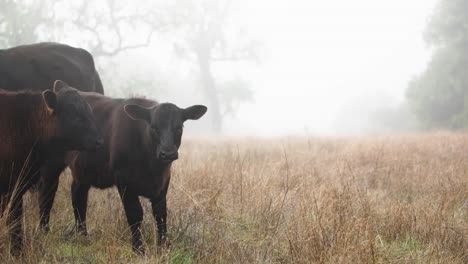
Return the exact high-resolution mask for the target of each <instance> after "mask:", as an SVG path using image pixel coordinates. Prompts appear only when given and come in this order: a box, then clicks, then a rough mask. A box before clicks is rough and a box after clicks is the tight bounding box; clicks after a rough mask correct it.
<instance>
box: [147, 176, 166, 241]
mask: <svg viewBox="0 0 468 264" xmlns="http://www.w3.org/2000/svg"><path fill="white" fill-rule="evenodd" d="M168 187H169V183H167V186H166V187H165V188H164V190H163V191H162V192H161V193H160V194H159V195H158V196H157V197H156V198H153V199H151V208H152V210H153V216H154V219H155V220H156V224H157V226H158V245H159V246H162V245H167V243H168V242H167V200H166V196H167V188H168Z"/></svg>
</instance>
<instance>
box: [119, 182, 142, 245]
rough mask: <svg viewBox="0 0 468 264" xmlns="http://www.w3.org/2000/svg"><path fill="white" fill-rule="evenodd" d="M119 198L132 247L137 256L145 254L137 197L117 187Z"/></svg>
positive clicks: (140, 209) (139, 206)
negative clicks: (129, 232)
mask: <svg viewBox="0 0 468 264" xmlns="http://www.w3.org/2000/svg"><path fill="white" fill-rule="evenodd" d="M118 189H119V194H120V198H121V199H122V203H123V206H124V209H125V215H126V216H127V222H128V225H129V226H130V230H131V232H132V247H133V250H134V251H135V252H137V253H139V254H144V253H145V248H144V246H143V242H142V240H141V230H140V227H141V222H142V221H143V208H141V204H140V200H139V199H138V195H136V194H133V193H131V192H126V190H125V188H124V187H118Z"/></svg>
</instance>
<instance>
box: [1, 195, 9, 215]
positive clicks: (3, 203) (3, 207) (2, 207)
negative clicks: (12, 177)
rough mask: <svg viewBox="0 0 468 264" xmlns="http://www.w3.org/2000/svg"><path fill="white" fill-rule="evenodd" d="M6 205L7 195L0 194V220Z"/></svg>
mask: <svg viewBox="0 0 468 264" xmlns="http://www.w3.org/2000/svg"><path fill="white" fill-rule="evenodd" d="M7 205H8V199H7V195H6V194H5V193H0V218H1V217H2V216H3V212H4V211H5V209H6V207H7Z"/></svg>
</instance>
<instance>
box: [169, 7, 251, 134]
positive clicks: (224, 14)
mask: <svg viewBox="0 0 468 264" xmlns="http://www.w3.org/2000/svg"><path fill="white" fill-rule="evenodd" d="M179 2H180V5H176V6H175V8H177V11H178V12H179V14H178V15H176V16H174V17H178V18H179V19H180V20H181V21H184V23H185V26H181V27H179V34H180V35H179V36H180V38H179V39H178V40H176V41H175V44H174V49H175V51H176V52H177V53H178V54H179V55H181V56H183V57H185V58H189V59H192V60H193V62H194V63H195V64H196V65H197V67H198V70H199V74H200V81H201V89H202V91H203V94H204V96H205V97H206V98H207V99H208V100H209V103H210V113H211V116H212V125H213V129H214V131H215V132H220V131H221V130H222V121H223V114H224V113H231V112H232V111H233V110H234V109H233V108H234V107H235V105H236V103H237V102H238V101H237V102H235V101H236V100H239V101H246V100H251V98H252V92H251V90H250V88H249V86H248V85H247V84H248V83H247V82H245V81H242V80H237V81H236V80H233V81H230V82H227V83H225V85H223V84H221V83H219V82H217V81H216V78H215V75H214V73H213V68H214V67H216V63H219V62H223V63H228V62H231V63H235V62H239V61H253V60H257V59H258V56H257V55H258V52H257V50H256V48H257V45H256V43H255V42H254V41H253V40H252V39H250V38H249V36H248V35H247V34H246V31H245V30H243V29H242V28H239V27H233V24H232V23H231V22H232V21H231V20H230V11H231V1H229V0H204V1H200V2H196V3H195V2H193V1H184V0H180V1H179ZM233 84H236V85H234V86H233ZM223 88H225V89H230V91H229V93H225V94H224V95H225V96H224V99H227V101H225V103H226V104H225V106H226V107H224V109H222V108H223V107H222V106H221V100H222V99H223V96H221V95H222V94H223ZM236 89H237V90H239V93H235V92H234V91H235V90H236ZM229 94H231V95H238V96H234V97H232V96H231V97H229V96H227V95H229Z"/></svg>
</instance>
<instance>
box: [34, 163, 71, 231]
mask: <svg viewBox="0 0 468 264" xmlns="http://www.w3.org/2000/svg"><path fill="white" fill-rule="evenodd" d="M65 167H66V165H64V164H60V165H55V164H48V165H46V166H44V167H43V168H42V169H41V179H40V182H39V216H40V226H41V229H42V230H43V231H45V232H47V231H49V221H50V211H51V210H52V206H53V204H54V199H55V194H56V192H57V187H58V184H59V177H60V174H61V173H62V171H63V170H64V169H65Z"/></svg>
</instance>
